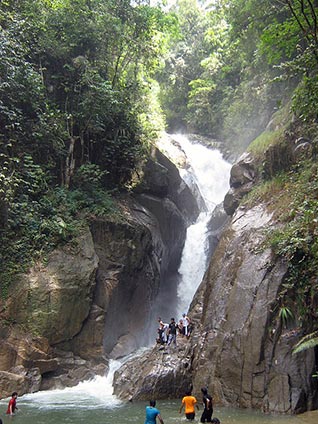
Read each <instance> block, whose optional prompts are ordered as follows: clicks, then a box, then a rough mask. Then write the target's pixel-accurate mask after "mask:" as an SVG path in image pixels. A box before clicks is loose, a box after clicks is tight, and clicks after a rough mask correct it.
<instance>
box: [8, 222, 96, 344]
mask: <svg viewBox="0 0 318 424" xmlns="http://www.w3.org/2000/svg"><path fill="white" fill-rule="evenodd" d="M97 266H98V258H97V255H96V253H95V249H94V245H93V239H92V236H91V234H90V232H89V231H88V230H86V231H85V232H83V233H82V234H81V235H80V236H79V237H78V238H77V239H76V240H74V241H73V242H72V243H69V244H67V245H65V246H63V247H62V248H60V249H56V250H55V251H53V252H52V253H51V254H50V255H49V256H48V259H47V264H45V265H44V264H43V263H38V264H36V265H34V266H33V267H32V268H31V269H30V271H29V273H28V274H24V275H23V276H22V277H21V279H19V280H16V281H14V282H12V284H11V285H10V291H9V296H8V301H7V304H6V306H7V311H6V314H7V315H8V316H10V317H14V321H15V323H16V324H17V325H23V326H24V328H26V329H27V330H29V331H30V332H32V333H34V334H41V336H42V337H46V338H47V339H48V341H49V343H50V344H51V345H54V344H57V343H59V342H62V341H65V340H70V339H72V338H73V337H74V336H75V335H76V334H77V333H78V332H79V331H80V330H81V328H82V325H83V321H84V320H85V319H86V318H87V316H88V313H89V310H90V307H91V303H92V296H93V290H94V286H95V274H96V270H97Z"/></svg>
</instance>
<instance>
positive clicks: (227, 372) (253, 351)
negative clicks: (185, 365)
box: [191, 205, 317, 412]
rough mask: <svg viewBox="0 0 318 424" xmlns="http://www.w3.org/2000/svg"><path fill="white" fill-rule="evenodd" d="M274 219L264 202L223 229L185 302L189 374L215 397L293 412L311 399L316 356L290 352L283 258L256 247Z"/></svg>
mask: <svg viewBox="0 0 318 424" xmlns="http://www.w3.org/2000/svg"><path fill="white" fill-rule="evenodd" d="M273 225H275V222H274V220H273V218H272V216H271V215H270V214H268V213H267V211H266V207H265V206H264V205H259V206H258V207H255V208H253V209H251V210H247V211H244V210H241V209H238V210H237V212H236V213H235V215H234V216H233V219H232V223H231V225H230V226H229V227H228V228H227V230H226V231H225V232H224V234H223V236H222V238H221V241H220V243H219V245H218V247H217V249H216V252H215V255H214V257H213V260H212V262H211V264H210V266H209V269H208V272H207V273H206V276H205V279H204V281H203V282H202V284H201V286H200V288H199V290H198V292H197V294H196V297H195V299H194V300H193V302H192V305H191V315H192V316H193V319H194V320H195V321H196V323H197V325H196V327H195V331H194V334H193V340H192V343H193V345H195V347H194V360H193V364H192V365H193V369H194V370H195V371H194V380H193V381H194V386H195V387H200V386H202V385H207V386H208V387H209V388H210V390H211V391H212V392H213V394H214V397H215V399H216V401H218V402H221V403H222V404H226V403H228V404H231V405H236V406H241V407H248V408H258V409H262V410H264V411H274V412H300V411H301V410H306V409H307V408H308V409H311V408H312V406H313V404H314V403H315V402H316V400H315V399H316V397H317V393H316V390H315V389H314V387H313V385H312V381H311V382H310V381H308V375H310V373H311V370H312V371H313V370H314V369H315V365H316V364H315V356H314V353H313V352H309V351H308V352H307V353H303V354H302V355H300V356H299V357H293V356H292V355H291V345H293V344H295V343H296V341H297V334H294V333H293V334H290V333H289V331H288V330H286V329H284V328H283V327H282V322H281V320H280V319H279V307H278V300H279V292H280V289H281V284H282V282H283V278H284V276H285V273H286V264H284V263H281V262H279V261H278V262H277V261H273V259H272V256H271V251H270V250H269V249H266V248H262V249H261V248H260V247H261V246H262V243H263V242H264V238H265V231H266V228H269V226H273ZM207 367H209V373H208V375H207V373H206V369H207ZM300 387H302V389H301V390H300Z"/></svg>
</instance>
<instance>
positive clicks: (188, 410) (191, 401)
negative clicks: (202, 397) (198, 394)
mask: <svg viewBox="0 0 318 424" xmlns="http://www.w3.org/2000/svg"><path fill="white" fill-rule="evenodd" d="M195 406H196V408H197V410H199V407H198V405H197V400H196V398H195V397H194V396H192V395H191V392H190V391H188V392H186V395H185V396H184V397H183V399H182V402H181V406H180V409H179V414H181V411H182V408H183V407H184V409H185V411H184V412H185V416H186V418H187V419H188V420H190V421H193V420H194V418H195V408H194V407H195Z"/></svg>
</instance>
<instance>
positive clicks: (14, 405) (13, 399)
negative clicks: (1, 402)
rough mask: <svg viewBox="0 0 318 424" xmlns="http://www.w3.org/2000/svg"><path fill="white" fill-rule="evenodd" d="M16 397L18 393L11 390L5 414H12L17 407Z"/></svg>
mask: <svg viewBox="0 0 318 424" xmlns="http://www.w3.org/2000/svg"><path fill="white" fill-rule="evenodd" d="M17 397H18V393H17V392H13V393H12V395H11V399H10V402H9V405H8V409H7V414H9V415H13V414H14V412H15V410H16V409H18V407H17Z"/></svg>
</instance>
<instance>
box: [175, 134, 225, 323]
mask: <svg viewBox="0 0 318 424" xmlns="http://www.w3.org/2000/svg"><path fill="white" fill-rule="evenodd" d="M174 139H175V140H176V141H177V142H178V143H179V144H180V146H181V148H182V150H183V151H184V153H185V155H186V157H187V161H188V163H189V165H190V169H188V170H184V169H181V170H180V174H181V176H182V178H183V179H184V180H185V182H187V181H188V179H189V175H188V174H189V172H190V173H191V174H192V175H191V179H194V180H195V182H196V184H197V186H198V188H199V190H200V192H201V195H202V197H203V199H204V201H205V204H206V207H207V210H206V211H203V212H201V213H200V215H199V217H198V219H197V221H196V223H195V224H193V225H191V226H190V227H189V228H188V230H187V237H186V241H185V246H184V249H183V253H182V259H181V265H180V268H179V274H180V276H181V278H180V282H179V285H178V292H177V293H178V306H177V314H178V316H179V317H181V315H182V313H184V312H186V311H187V310H188V308H189V305H190V303H191V301H192V298H193V295H194V293H195V291H196V289H197V288H198V286H199V284H200V283H201V281H202V278H203V275H204V272H205V270H206V259H207V257H206V255H207V224H208V221H209V219H210V216H211V213H212V211H213V210H214V208H215V207H216V206H217V205H218V204H219V203H221V202H222V201H223V199H224V196H225V194H226V192H227V191H228V189H229V175H230V169H231V164H230V163H228V162H227V161H225V160H224V159H223V157H222V154H221V153H220V152H219V151H218V150H216V149H213V150H212V149H209V148H207V147H205V146H203V145H201V144H193V143H190V141H189V140H188V138H187V137H185V136H183V135H177V136H174Z"/></svg>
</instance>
